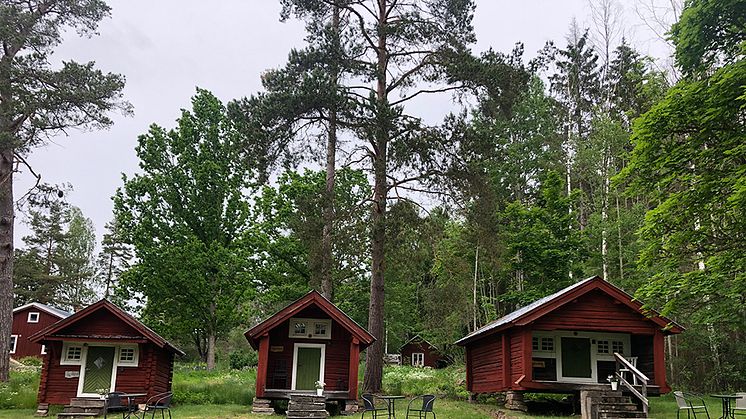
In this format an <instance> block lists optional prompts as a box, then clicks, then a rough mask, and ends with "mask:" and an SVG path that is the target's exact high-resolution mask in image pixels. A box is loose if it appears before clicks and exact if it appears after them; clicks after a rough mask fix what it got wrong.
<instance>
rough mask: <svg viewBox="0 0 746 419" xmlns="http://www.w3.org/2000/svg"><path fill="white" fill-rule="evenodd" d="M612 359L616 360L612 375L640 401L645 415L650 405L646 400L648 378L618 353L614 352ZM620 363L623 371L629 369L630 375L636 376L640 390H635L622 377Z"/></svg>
mask: <svg viewBox="0 0 746 419" xmlns="http://www.w3.org/2000/svg"><path fill="white" fill-rule="evenodd" d="M614 359H615V360H616V371H615V372H614V375H615V376H616V377H617V378H618V379H619V382H620V383H622V385H623V386H624V387H626V388H627V390H629V391H630V392H631V393H632V394H634V395H635V397H637V398H638V399H640V401H642V411H643V412H645V415H647V414H648V407H649V405H650V402H649V401H648V381H649V380H650V379H649V378H648V377H647V376H646V375H645V374H643V373H642V372H640V370H638V369H637V368H636V367H635V366H634V365H632V364H631V363H630V362H629V361H628V360H627V359H626V358H625V357H624V356H622V355H620V354H619V353H617V352H614ZM620 365H622V366H624V370H625V371H629V372H631V373H632V375H634V376H635V377H637V379H638V380H639V382H640V384H641V385H640V387H641V390H642V391H640V390H637V389H636V388H635V387H634V386H633V385H632V384H630V382H629V381H627V379H626V378H624V375H622V373H621V372H620V370H621V368H620Z"/></svg>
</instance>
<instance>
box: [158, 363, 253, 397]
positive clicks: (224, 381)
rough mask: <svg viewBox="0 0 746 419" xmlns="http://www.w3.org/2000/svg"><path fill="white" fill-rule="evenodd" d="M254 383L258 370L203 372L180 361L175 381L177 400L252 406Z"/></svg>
mask: <svg viewBox="0 0 746 419" xmlns="http://www.w3.org/2000/svg"><path fill="white" fill-rule="evenodd" d="M255 382H256V370H255V369H244V370H241V371H225V370H220V369H217V370H214V371H204V370H202V369H199V368H195V366H194V365H193V364H177V366H176V368H174V380H173V392H174V403H175V404H240V405H243V406H250V405H251V403H252V401H253V400H254V395H255V390H254V384H255Z"/></svg>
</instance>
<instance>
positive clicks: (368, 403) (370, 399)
mask: <svg viewBox="0 0 746 419" xmlns="http://www.w3.org/2000/svg"><path fill="white" fill-rule="evenodd" d="M361 397H362V399H363V413H362V414H361V415H360V419H363V418H364V417H365V412H370V414H371V416H372V417H373V419H375V418H377V417H378V415H379V414H380V413H379V412H385V413H384V415H385V416H386V417H388V416H389V402H388V401H386V400H384V399H379V398H378V397H376V396H374V395H372V394H367V393H366V394H363V395H362V396H361ZM376 400H380V401H381V402H383V403H385V404H386V407H376ZM379 406H380V403H379Z"/></svg>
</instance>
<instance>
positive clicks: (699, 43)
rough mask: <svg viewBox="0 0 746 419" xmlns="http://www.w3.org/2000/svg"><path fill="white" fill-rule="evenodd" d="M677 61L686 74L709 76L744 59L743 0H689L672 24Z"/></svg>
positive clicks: (745, 8) (745, 9) (745, 21)
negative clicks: (677, 19)
mask: <svg viewBox="0 0 746 419" xmlns="http://www.w3.org/2000/svg"><path fill="white" fill-rule="evenodd" d="M671 40H672V41H673V42H674V44H675V45H676V53H675V57H676V63H677V64H678V65H679V67H680V68H681V69H682V70H683V71H684V73H685V74H687V75H695V76H697V75H699V76H706V75H707V73H710V72H711V71H712V70H713V69H715V68H718V67H720V66H722V65H725V64H731V63H734V62H735V61H737V60H739V59H741V57H740V56H741V55H742V54H743V51H742V50H743V47H744V42H746V3H744V2H743V1H742V0H717V1H714V0H689V1H687V3H686V7H685V8H684V11H683V12H682V14H681V17H680V18H679V21H678V22H677V23H675V24H674V25H673V27H672V28H671Z"/></svg>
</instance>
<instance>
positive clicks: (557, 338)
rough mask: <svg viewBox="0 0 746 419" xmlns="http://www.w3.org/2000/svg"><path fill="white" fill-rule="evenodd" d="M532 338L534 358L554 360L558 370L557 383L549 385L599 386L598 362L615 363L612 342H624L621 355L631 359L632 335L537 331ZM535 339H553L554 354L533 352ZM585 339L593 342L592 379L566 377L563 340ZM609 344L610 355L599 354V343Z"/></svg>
mask: <svg viewBox="0 0 746 419" xmlns="http://www.w3.org/2000/svg"><path fill="white" fill-rule="evenodd" d="M531 336H532V345H531V348H532V351H531V352H532V357H533V356H536V357H539V358H554V359H555V366H556V368H557V381H547V382H549V383H583V384H590V383H592V384H598V368H597V367H598V361H613V360H614V354H613V353H611V348H612V343H611V342H612V341H619V342H622V344H623V345H624V353H623V354H621V355H623V356H624V357H625V358H629V357H630V354H631V352H630V351H631V346H630V342H631V335H629V334H626V333H604V332H583V331H554V332H543V331H535V332H533V333H532V334H531ZM533 337H539V338H540V339H541V337H552V338H554V352H547V351H535V350H533ZM563 337H570V338H584V339H589V340H590V341H591V349H590V351H591V354H590V355H591V377H590V378H577V377H565V376H563V375H562V338H563ZM599 340H602V341H608V342H609V352H610V353H608V354H600V353H598V341H599ZM539 342H540V343H539V346H540V347H541V340H539Z"/></svg>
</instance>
